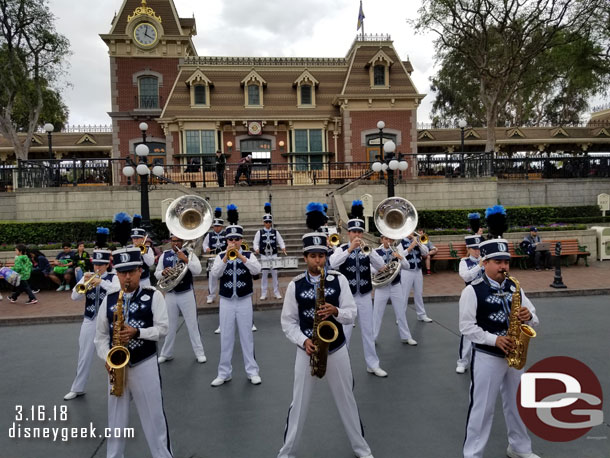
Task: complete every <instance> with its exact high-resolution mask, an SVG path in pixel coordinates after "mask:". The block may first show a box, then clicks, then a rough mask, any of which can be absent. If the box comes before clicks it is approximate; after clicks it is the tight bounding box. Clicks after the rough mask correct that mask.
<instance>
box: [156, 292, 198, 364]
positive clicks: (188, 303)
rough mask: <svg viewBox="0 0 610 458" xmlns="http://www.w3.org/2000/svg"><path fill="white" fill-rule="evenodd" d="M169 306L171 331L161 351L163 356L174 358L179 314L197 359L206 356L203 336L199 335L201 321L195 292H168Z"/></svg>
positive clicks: (169, 330)
mask: <svg viewBox="0 0 610 458" xmlns="http://www.w3.org/2000/svg"><path fill="white" fill-rule="evenodd" d="M165 304H166V305H167V316H168V318H169V329H168V331H167V335H166V336H165V342H164V343H163V348H162V349H161V356H165V357H166V358H171V357H173V356H174V343H175V341H176V331H177V330H178V314H179V313H182V316H183V317H184V324H186V329H187V330H188V333H189V338H190V339H191V346H192V347H193V352H195V357H199V356H205V352H204V351H203V344H202V343H201V334H200V333H199V321H198V320H197V304H196V303H195V293H194V291H193V290H192V289H191V290H188V291H185V292H183V293H173V292H168V293H167V294H166V295H165Z"/></svg>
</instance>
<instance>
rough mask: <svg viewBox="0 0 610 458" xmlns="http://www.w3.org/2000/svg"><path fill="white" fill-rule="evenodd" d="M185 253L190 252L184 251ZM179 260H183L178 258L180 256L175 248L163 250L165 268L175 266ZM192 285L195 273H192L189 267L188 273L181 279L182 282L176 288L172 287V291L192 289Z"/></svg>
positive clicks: (181, 291)
mask: <svg viewBox="0 0 610 458" xmlns="http://www.w3.org/2000/svg"><path fill="white" fill-rule="evenodd" d="M184 254H186V255H187V256H188V253H184ZM178 262H182V261H180V259H178V256H177V255H176V252H175V251H174V250H165V251H164V252H163V268H164V269H165V268H166V267H174V266H175V265H176V264H178ZM192 286H193V274H191V271H190V270H189V268H188V267H187V268H186V274H185V275H184V277H182V280H180V283H178V285H176V287H175V288H174V289H172V290H171V291H170V292H172V293H183V292H185V291H188V290H190V289H191V287H192Z"/></svg>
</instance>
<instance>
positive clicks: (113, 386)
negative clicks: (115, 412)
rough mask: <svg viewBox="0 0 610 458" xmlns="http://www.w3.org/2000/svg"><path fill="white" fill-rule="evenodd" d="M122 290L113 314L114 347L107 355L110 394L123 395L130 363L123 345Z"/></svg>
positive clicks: (127, 351) (127, 352)
mask: <svg viewBox="0 0 610 458" xmlns="http://www.w3.org/2000/svg"><path fill="white" fill-rule="evenodd" d="M124 292H125V291H123V290H121V292H120V293H119V298H118V299H117V302H116V310H115V311H114V314H113V315H112V348H111V349H110V351H109V352H108V356H106V364H108V366H109V367H110V369H111V370H110V394H111V395H113V396H122V395H123V390H124V388H125V383H127V364H129V357H130V356H129V350H128V349H127V347H125V346H123V345H121V336H120V334H121V330H122V329H123V327H124V326H125V317H124V315H123V294H124Z"/></svg>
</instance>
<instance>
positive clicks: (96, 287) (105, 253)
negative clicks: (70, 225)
mask: <svg viewBox="0 0 610 458" xmlns="http://www.w3.org/2000/svg"><path fill="white" fill-rule="evenodd" d="M108 233H109V231H108V229H107V228H105V227H98V228H97V234H96V236H97V243H96V247H97V248H96V249H95V250H93V270H94V272H95V273H91V272H87V273H86V274H85V275H84V276H83V277H82V278H81V279H80V281H79V282H78V283H77V285H76V286H75V287H74V288H73V289H72V300H73V301H78V300H81V299H85V314H84V318H83V324H82V325H81V328H80V335H79V337H78V347H79V350H78V364H77V366H76V377H75V378H74V381H73V382H72V387H71V388H70V391H69V392H68V394H66V395H65V396H64V400H66V401H69V400H71V399H74V398H75V397H77V396H82V395H84V394H85V386H86V385H87V380H88V379H89V371H90V369H91V361H92V360H93V355H94V353H95V351H94V350H95V345H94V344H93V339H94V338H95V319H96V317H97V312H98V310H99V307H100V304H101V303H102V301H103V300H104V298H105V297H106V295H107V294H109V293H113V292H115V291H118V290H119V289H120V284H119V277H117V276H116V275H115V274H114V273H111V272H110V271H111V270H112V268H111V267H110V250H107V249H104V248H105V246H106V237H107V235H108ZM94 275H95V276H96V278H93V279H92V277H93V276H94ZM87 282H89V283H88V284H89V285H91V287H90V289H88V290H87V291H86V292H85V293H84V294H83V293H80V292H77V291H78V290H79V286H78V285H85V284H86V283H87ZM81 287H82V286H81Z"/></svg>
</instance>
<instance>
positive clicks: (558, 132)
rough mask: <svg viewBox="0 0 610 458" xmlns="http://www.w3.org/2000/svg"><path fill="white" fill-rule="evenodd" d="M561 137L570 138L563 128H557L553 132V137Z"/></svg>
mask: <svg viewBox="0 0 610 458" xmlns="http://www.w3.org/2000/svg"><path fill="white" fill-rule="evenodd" d="M560 135H561V136H562V137H569V136H570V134H568V133H567V132H566V130H565V129H564V128H563V127H557V128H555V129H553V130H552V131H551V137H559V136H560Z"/></svg>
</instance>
